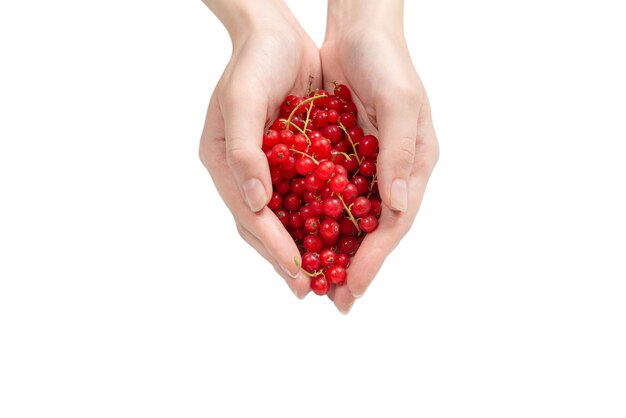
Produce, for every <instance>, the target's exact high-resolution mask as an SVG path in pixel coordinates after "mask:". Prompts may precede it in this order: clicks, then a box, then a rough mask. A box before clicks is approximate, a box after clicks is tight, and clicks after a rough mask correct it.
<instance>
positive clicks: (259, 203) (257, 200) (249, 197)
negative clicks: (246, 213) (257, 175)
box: [242, 179, 267, 212]
mask: <svg viewBox="0 0 626 418" xmlns="http://www.w3.org/2000/svg"><path fill="white" fill-rule="evenodd" d="M242 188H243V194H244V197H245V199H246V203H247V204H248V207H250V210H251V211H252V212H258V211H260V210H261V209H263V207H264V206H265V200H266V198H267V195H266V193H265V187H263V184H262V183H261V182H260V181H259V179H249V180H246V181H245V182H244V183H243V185H242Z"/></svg>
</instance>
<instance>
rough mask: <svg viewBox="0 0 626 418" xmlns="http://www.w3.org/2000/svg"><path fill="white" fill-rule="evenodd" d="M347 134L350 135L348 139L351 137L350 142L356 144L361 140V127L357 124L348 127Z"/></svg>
mask: <svg viewBox="0 0 626 418" xmlns="http://www.w3.org/2000/svg"><path fill="white" fill-rule="evenodd" d="M348 135H350V139H352V142H353V143H355V144H356V143H357V142H359V141H360V140H361V138H363V129H361V128H359V127H358V126H353V127H352V128H350V129H348Z"/></svg>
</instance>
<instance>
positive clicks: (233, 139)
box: [200, 0, 321, 298]
mask: <svg viewBox="0 0 626 418" xmlns="http://www.w3.org/2000/svg"><path fill="white" fill-rule="evenodd" d="M206 2H207V4H208V5H209V7H211V8H212V10H213V11H214V12H215V14H216V15H217V16H218V18H220V20H222V22H223V23H224V24H225V26H226V28H227V29H228V31H229V34H230V36H231V39H232V43H233V53H232V57H231V59H230V62H229V63H228V65H227V66H226V69H225V70H224V73H223V75H222V77H221V79H220V80H219V82H218V84H217V86H216V87H215V91H214V92H213V95H212V97H211V100H210V102H209V108H208V112H207V117H206V122H205V126H204V131H203V133H202V138H201V141H200V159H201V161H202V163H203V164H204V165H205V167H206V168H207V169H208V171H209V173H210V174H211V177H212V178H213V182H214V183H215V186H216V188H217V190H218V192H219V194H220V196H221V197H222V199H223V200H224V202H225V203H226V205H227V206H228V208H229V209H230V211H231V213H232V214H233V217H234V219H235V222H236V224H237V230H238V231H239V234H240V235H241V236H242V238H243V239H244V240H245V241H246V242H247V243H248V244H250V245H251V246H252V247H253V248H254V249H255V250H256V251H257V252H258V253H259V254H261V255H262V256H263V257H264V258H265V259H266V260H267V261H269V262H270V263H271V264H272V266H273V267H274V269H275V270H276V271H277V272H278V274H279V275H281V276H282V277H283V278H284V279H285V281H286V282H287V285H288V286H289V287H290V289H291V290H292V291H293V292H294V294H295V295H296V296H297V297H299V298H303V297H304V296H305V295H306V294H307V293H308V292H309V290H310V288H309V278H308V277H307V276H305V275H304V274H303V273H302V272H301V271H299V269H298V268H297V266H296V265H295V263H294V257H299V252H298V248H297V247H296V244H295V243H294V241H293V239H292V238H291V236H290V235H289V233H288V232H287V230H286V229H285V228H284V226H283V225H282V224H281V223H280V221H279V220H278V218H277V217H276V216H275V215H274V213H273V212H272V211H271V210H270V209H268V208H267V207H266V204H267V203H268V201H269V199H270V197H271V195H272V183H271V179H270V172H269V167H268V163H267V159H266V156H265V153H264V152H263V151H262V149H261V145H262V137H263V133H264V130H265V126H266V124H267V123H268V122H269V121H271V120H273V119H274V118H276V117H277V115H278V109H279V107H280V104H281V103H282V101H283V100H284V98H285V97H286V96H287V95H289V94H292V93H295V94H298V95H301V94H302V90H303V89H304V88H306V86H307V85H308V83H309V77H310V76H313V77H314V78H313V80H314V81H316V82H317V83H318V85H314V86H313V88H315V87H321V85H319V83H320V82H321V68H320V59H319V51H318V49H317V46H316V45H315V44H314V42H313V41H312V40H311V39H310V38H309V37H308V35H306V33H305V32H304V30H303V29H302V28H301V27H300V25H299V24H298V23H297V21H296V20H295V18H294V17H293V15H291V12H290V11H289V9H288V8H287V6H286V5H284V3H283V2H282V1H268V2H242V1H236V0H235V1H230V2H228V1H227V2H223V1H222V2H220V1H210V0H207V1H206Z"/></svg>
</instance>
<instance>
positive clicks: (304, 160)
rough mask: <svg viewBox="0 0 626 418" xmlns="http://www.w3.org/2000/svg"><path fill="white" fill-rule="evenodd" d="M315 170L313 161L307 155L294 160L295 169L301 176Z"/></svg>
mask: <svg viewBox="0 0 626 418" xmlns="http://www.w3.org/2000/svg"><path fill="white" fill-rule="evenodd" d="M313 170H315V162H314V161H313V160H312V159H311V158H309V157H307V156H306V155H304V156H302V157H300V158H298V159H297V160H296V171H297V172H298V174H300V175H301V176H306V175H307V174H311V173H312V172H313Z"/></svg>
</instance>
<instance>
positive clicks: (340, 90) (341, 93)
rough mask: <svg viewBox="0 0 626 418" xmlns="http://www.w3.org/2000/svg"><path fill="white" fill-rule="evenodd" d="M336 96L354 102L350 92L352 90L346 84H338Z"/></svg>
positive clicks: (335, 91)
mask: <svg viewBox="0 0 626 418" xmlns="http://www.w3.org/2000/svg"><path fill="white" fill-rule="evenodd" d="M334 93H335V96H337V97H339V98H341V99H343V100H352V93H351V92H350V88H348V86H346V85H345V84H337V85H336V86H335V90H334Z"/></svg>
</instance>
